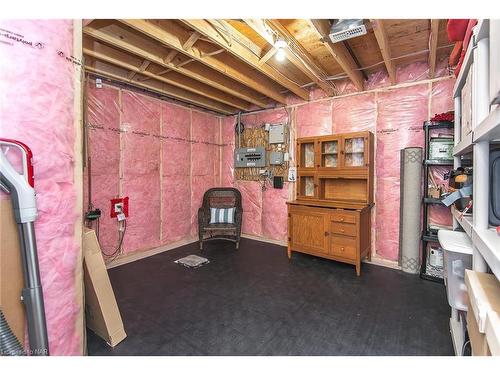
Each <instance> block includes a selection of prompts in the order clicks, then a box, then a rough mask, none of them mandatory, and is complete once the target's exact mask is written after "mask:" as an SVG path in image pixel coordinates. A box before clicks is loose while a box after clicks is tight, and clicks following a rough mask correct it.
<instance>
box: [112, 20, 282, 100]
mask: <svg viewBox="0 0 500 375" xmlns="http://www.w3.org/2000/svg"><path fill="white" fill-rule="evenodd" d="M119 21H120V22H122V23H123V24H125V25H127V26H129V27H131V28H133V29H135V30H137V31H139V32H141V33H142V34H144V35H146V36H148V37H150V38H152V39H154V40H156V41H158V42H160V43H161V44H163V45H164V46H167V47H169V48H174V49H176V50H178V51H179V52H182V53H183V54H185V55H187V56H189V57H190V58H192V59H194V60H196V61H199V62H201V63H203V64H205V65H207V66H208V67H210V68H212V69H214V70H216V71H218V72H219V73H222V74H224V75H226V76H227V77H229V78H232V79H234V80H236V81H238V82H240V83H242V84H244V85H246V86H247V87H250V88H251V89H253V90H255V91H258V92H260V93H262V94H264V95H266V96H268V97H270V98H272V99H274V100H276V101H277V102H279V103H282V104H286V97H285V96H284V95H283V94H281V93H280V92H279V89H277V88H276V87H274V86H273V85H271V84H270V83H269V82H266V81H265V80H263V79H262V78H261V77H260V76H259V75H258V74H255V72H253V71H252V70H251V69H245V66H244V65H243V64H234V62H233V61H228V60H227V59H224V56H211V55H210V52H213V51H211V50H210V49H207V48H200V47H198V48H196V47H194V46H193V47H192V48H191V49H189V50H184V49H183V48H182V43H181V36H180V35H181V34H182V33H185V30H184V29H183V28H182V27H181V26H179V25H175V24H174V23H173V21H165V20H131V19H123V20H119ZM196 31H198V30H196ZM201 34H203V33H201Z"/></svg>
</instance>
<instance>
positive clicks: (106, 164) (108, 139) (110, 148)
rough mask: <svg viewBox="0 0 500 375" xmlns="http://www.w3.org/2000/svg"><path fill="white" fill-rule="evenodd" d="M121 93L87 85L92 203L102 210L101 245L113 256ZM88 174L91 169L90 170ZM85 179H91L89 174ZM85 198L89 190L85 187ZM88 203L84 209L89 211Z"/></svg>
mask: <svg viewBox="0 0 500 375" xmlns="http://www.w3.org/2000/svg"><path fill="white" fill-rule="evenodd" d="M118 96H119V90H118V89H116V88H114V87H111V86H103V87H102V88H96V87H95V84H93V82H91V83H89V85H88V86H87V123H88V127H87V131H88V147H89V150H88V152H89V156H90V159H91V166H90V173H91V186H92V197H91V198H92V204H93V205H94V207H95V208H100V209H101V210H102V216H101V218H100V220H99V229H100V230H99V243H100V244H101V247H102V249H103V251H104V252H105V253H107V254H112V253H113V252H114V250H115V249H116V247H117V246H118V239H119V238H118V225H117V221H116V219H114V218H111V217H110V200H111V199H112V198H116V197H118V196H119V194H120V174H119V173H120V133H119V131H118V129H119V128H120V105H119V100H118ZM86 172H87V173H88V172H89V170H88V169H87V171H86ZM86 178H88V176H87V174H86ZM84 187H85V189H84V191H85V192H86V197H85V198H86V199H88V188H87V185H84ZM87 206H88V200H84V202H83V208H84V210H85V211H86V210H87V209H88V207H87Z"/></svg>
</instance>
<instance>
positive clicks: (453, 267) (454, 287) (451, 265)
mask: <svg viewBox="0 0 500 375" xmlns="http://www.w3.org/2000/svg"><path fill="white" fill-rule="evenodd" d="M438 239H439V244H440V245H441V247H442V248H443V250H444V282H445V285H446V293H447V296H448V303H449V304H450V306H451V307H453V308H455V309H457V310H461V311H467V287H466V285H465V270H466V269H472V242H471V240H470V238H469V237H468V236H467V234H466V233H464V232H456V231H452V230H445V229H442V230H440V231H439V232H438Z"/></svg>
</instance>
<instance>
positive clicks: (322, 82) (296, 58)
mask: <svg viewBox="0 0 500 375" xmlns="http://www.w3.org/2000/svg"><path fill="white" fill-rule="evenodd" d="M244 21H245V23H246V24H247V25H248V26H250V27H251V28H252V29H253V30H254V31H255V32H256V33H257V34H259V35H260V36H261V37H262V38H264V39H265V40H266V41H267V42H268V43H269V44H270V45H271V46H272V45H274V42H275V40H274V37H273V34H274V35H276V36H277V37H279V38H281V39H283V40H285V41H287V42H288V47H287V48H285V53H286V57H287V59H288V60H289V61H290V62H291V63H292V64H293V65H295V66H296V67H297V68H298V69H299V70H300V71H302V72H303V73H304V74H305V75H306V76H307V77H309V79H311V80H312V81H313V82H314V83H315V84H316V85H318V86H319V87H320V88H321V89H322V90H323V91H325V92H326V93H327V94H328V95H330V96H331V95H333V94H334V93H335V89H334V86H333V85H332V84H331V83H330V82H328V81H327V80H326V78H327V77H328V75H327V74H326V73H325V72H324V71H323V70H322V69H321V68H320V67H319V66H318V65H317V64H316V63H315V62H314V59H313V57H312V56H311V54H310V53H309V52H308V51H307V50H306V49H305V48H304V47H303V46H302V45H301V44H300V43H299V42H298V41H297V40H296V39H295V38H294V36H293V35H292V34H291V33H290V32H289V31H288V30H287V29H286V28H285V27H284V26H283V25H281V24H280V23H279V22H278V21H276V20H263V19H245V20H244ZM261 61H262V58H261ZM266 61H267V60H266ZM261 63H262V62H261Z"/></svg>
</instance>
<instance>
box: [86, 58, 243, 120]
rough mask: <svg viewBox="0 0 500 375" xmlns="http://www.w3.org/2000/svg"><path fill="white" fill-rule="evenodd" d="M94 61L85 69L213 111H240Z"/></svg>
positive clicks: (228, 112)
mask: <svg viewBox="0 0 500 375" xmlns="http://www.w3.org/2000/svg"><path fill="white" fill-rule="evenodd" d="M92 65H93V62H92V61H88V62H86V63H85V70H86V71H89V72H92V73H95V74H97V75H101V76H104V77H107V78H111V79H115V80H118V81H122V82H127V83H129V84H131V85H133V86H136V87H140V88H144V89H147V90H151V91H155V92H157V93H160V94H163V95H165V96H168V97H171V98H175V99H179V100H182V101H185V102H188V103H191V104H194V105H197V106H199V107H203V108H205V109H210V110H212V111H215V112H218V113H223V114H227V115H228V114H234V113H236V112H238V110H236V109H234V108H231V107H229V106H226V105H223V104H220V103H218V102H215V101H213V100H210V99H207V98H204V97H202V96H201V95H196V94H192V93H189V92H187V91H185V90H182V89H179V88H178V87H175V86H171V85H168V84H165V83H160V82H150V83H147V84H146V83H142V82H140V81H138V80H128V79H127V77H126V75H125V74H121V73H119V72H116V71H113V70H112V69H109V68H106V67H105V66H102V65H100V66H98V67H95V66H92Z"/></svg>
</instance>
